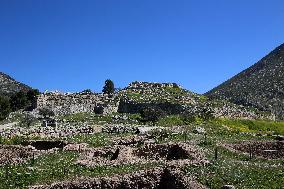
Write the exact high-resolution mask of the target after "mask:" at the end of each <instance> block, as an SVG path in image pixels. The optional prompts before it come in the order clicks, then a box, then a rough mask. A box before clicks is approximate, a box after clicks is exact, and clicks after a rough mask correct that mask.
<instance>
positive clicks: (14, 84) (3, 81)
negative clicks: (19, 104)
mask: <svg viewBox="0 0 284 189" xmlns="http://www.w3.org/2000/svg"><path fill="white" fill-rule="evenodd" d="M29 89H31V88H30V87H29V86H27V85H25V84H23V83H20V82H18V81H16V80H15V79H13V78H11V77H10V76H9V75H7V74H4V73H2V72H0V95H3V96H7V95H8V96H9V95H11V94H13V93H15V92H18V91H27V90H29Z"/></svg>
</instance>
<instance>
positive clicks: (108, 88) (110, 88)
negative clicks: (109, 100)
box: [102, 79, 114, 94]
mask: <svg viewBox="0 0 284 189" xmlns="http://www.w3.org/2000/svg"><path fill="white" fill-rule="evenodd" d="M102 92H103V93H104V94H113V93H114V83H113V81H112V80H110V79H107V80H106V81H105V86H104V87H103V90H102Z"/></svg>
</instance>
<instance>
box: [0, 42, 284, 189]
mask: <svg viewBox="0 0 284 189" xmlns="http://www.w3.org/2000/svg"><path fill="white" fill-rule="evenodd" d="M283 56H284V46H283V45H282V46H280V47H279V48H277V49H276V50H275V51H273V52H272V53H271V54H270V55H268V57H266V58H264V59H263V60H261V61H260V62H259V63H257V64H256V65H254V66H252V67H251V68H249V69H248V70H246V71H244V72H243V73H241V74H240V75H238V76H236V77H234V78H233V79H232V80H229V81H227V82H225V83H224V84H223V85H221V86H220V90H219V88H216V89H214V90H213V91H211V92H209V93H208V94H206V95H208V97H207V96H204V95H199V94H196V93H193V92H191V91H189V90H186V89H184V88H182V87H181V86H179V85H178V84H176V83H152V82H137V81H136V82H132V83H130V84H129V85H128V86H127V87H126V88H124V89H122V90H119V91H116V92H115V93H114V94H112V93H111V94H103V93H92V92H90V91H87V90H86V91H84V92H79V93H59V92H46V93H43V94H39V95H34V97H36V99H35V100H36V104H35V106H34V107H33V108H34V109H33V110H29V109H17V110H16V111H14V110H13V111H14V112H12V113H10V114H9V115H8V116H6V117H5V119H4V120H1V121H0V188H3V189H14V188H24V189H59V188H61V189H74V188H77V189H91V188H101V189H108V188H109V189H111V188H115V189H132V188H138V189H164V188H165V189H167V188H168V189H175V188H176V189H206V188H212V189H227V188H229V189H235V188H249V189H250V188H251V189H255V188H275V189H278V188H282V187H283V175H284V173H283V170H284V165H283V153H284V150H283V149H284V148H283V147H284V143H283V140H284V122H281V121H275V114H276V115H277V116H278V118H281V116H282V113H281V111H283V97H284V94H283V91H282V88H281V87H283V58H282V57H283ZM2 78H3V79H2ZM0 79H1V80H0V84H1V90H2V93H3V94H4V95H7V94H12V93H13V92H16V91H19V90H26V89H29V87H26V86H25V85H22V84H20V83H18V82H16V81H15V80H13V79H11V78H10V77H9V76H6V75H4V74H1V77H0ZM235 82H237V83H235ZM253 82H254V83H253ZM2 86H3V87H2ZM252 86H254V88H252ZM255 86H257V87H255ZM223 87H224V89H223ZM250 88H252V89H253V90H250ZM254 89H255V90H254ZM262 90H263V91H264V93H262ZM245 91H246V92H245ZM242 95H244V96H242ZM215 97H216V98H215ZM241 97H243V98H241ZM11 99H12V98H11ZM10 101H11V100H10ZM277 108H278V109H277ZM44 110H45V111H44ZM149 110H150V113H149V112H148V114H147V111H149ZM42 112H45V114H44V113H42ZM145 112H146V113H145ZM157 112H158V113H159V115H158V114H157ZM156 114H157V116H156ZM153 115H155V116H156V117H154V119H149V118H153Z"/></svg>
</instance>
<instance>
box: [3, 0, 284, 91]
mask: <svg viewBox="0 0 284 189" xmlns="http://www.w3.org/2000/svg"><path fill="white" fill-rule="evenodd" d="M283 22H284V1H283V0H76V1H75V0H0V71H3V72H5V73H7V74H9V75H11V76H12V77H14V78H15V79H17V80H19V81H21V82H23V83H26V84H28V85H30V86H32V87H34V88H39V89H40V90H41V91H44V90H45V89H48V90H55V89H57V90H61V91H80V90H83V89H86V88H90V89H92V90H95V91H100V90H101V88H102V86H103V83H104V80H105V79H107V78H110V79H112V80H113V81H114V82H115V84H116V86H118V87H125V86H126V85H127V84H128V83H129V82H131V81H135V80H138V81H155V82H177V83H179V84H181V85H182V86H184V87H185V88H187V89H190V90H192V91H195V92H198V93H204V92H206V91H208V90H210V89H211V88H213V87H215V86H217V85H218V84H220V83H222V82H223V81H225V80H227V79H229V78H230V77H231V76H233V75H235V74H237V73H238V72H240V71H242V70H243V69H245V68H247V67H249V66H250V65H252V64H254V63H255V62H257V61H258V60H259V59H260V58H262V57H263V56H264V55H266V54H267V53H268V52H270V51H271V50H273V49H274V48H275V47H277V46H278V45H280V44H281V43H283V42H284V24H283Z"/></svg>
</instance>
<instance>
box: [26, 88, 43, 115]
mask: <svg viewBox="0 0 284 189" xmlns="http://www.w3.org/2000/svg"><path fill="white" fill-rule="evenodd" d="M39 94H40V92H39V90H38V89H31V90H29V91H28V92H27V94H26V95H27V99H28V101H29V102H28V103H29V107H28V110H33V109H35V108H36V101H37V96H38V95H39Z"/></svg>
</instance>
